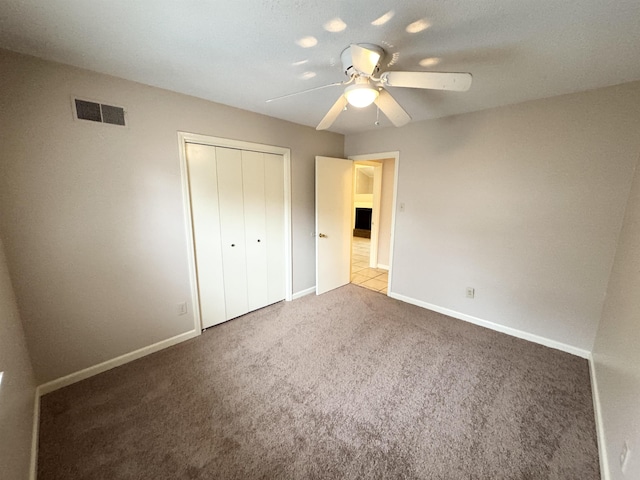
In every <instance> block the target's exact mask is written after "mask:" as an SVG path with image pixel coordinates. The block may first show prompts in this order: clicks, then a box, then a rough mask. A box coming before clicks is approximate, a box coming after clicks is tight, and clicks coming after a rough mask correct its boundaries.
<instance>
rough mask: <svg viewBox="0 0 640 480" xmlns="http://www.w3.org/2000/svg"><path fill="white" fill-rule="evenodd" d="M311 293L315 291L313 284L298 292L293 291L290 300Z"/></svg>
mask: <svg viewBox="0 0 640 480" xmlns="http://www.w3.org/2000/svg"><path fill="white" fill-rule="evenodd" d="M312 293H316V287H315V285H314V286H313V287H311V288H307V289H306V290H301V291H299V292H296V293H294V294H293V295H292V296H291V300H295V299H296V298H300V297H304V296H305V295H311V294H312Z"/></svg>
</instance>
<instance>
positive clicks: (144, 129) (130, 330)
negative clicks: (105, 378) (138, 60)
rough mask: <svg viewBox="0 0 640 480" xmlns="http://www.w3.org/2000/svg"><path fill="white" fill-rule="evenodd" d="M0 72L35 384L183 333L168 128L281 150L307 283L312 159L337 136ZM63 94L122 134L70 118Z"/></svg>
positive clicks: (11, 236)
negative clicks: (105, 111) (107, 115)
mask: <svg viewBox="0 0 640 480" xmlns="http://www.w3.org/2000/svg"><path fill="white" fill-rule="evenodd" d="M0 71H2V76H1V77H0V106H1V108H0V132H1V134H2V143H1V145H2V147H1V148H2V156H1V158H0V162H1V164H0V168H1V170H2V175H1V176H0V214H1V215H0V228H1V229H2V234H3V239H4V241H5V248H6V254H7V261H8V264H9V268H10V270H11V272H12V280H13V284H14V289H15V293H16V297H17V299H18V304H19V306H20V309H21V314H22V317H23V321H24V323H25V333H26V337H27V343H28V345H29V348H30V351H31V356H32V359H33V366H34V369H35V371H36V374H37V378H38V380H39V381H40V382H44V381H48V380H51V379H55V378H58V377H60V376H63V375H66V374H69V373H72V372H75V371H78V370H80V369H83V368H85V367H89V366H92V365H95V364H97V363H100V362H103V361H105V360H109V359H112V358H114V357H116V356H119V355H122V354H124V353H128V352H131V351H134V350H136V349H139V348H142V347H145V346H148V345H150V344H153V343H156V342H159V341H161V340H164V339H167V338H170V337H173V336H176V335H178V334H180V333H184V332H187V331H189V330H191V329H192V328H193V318H192V313H191V312H190V313H189V314H188V315H183V316H177V314H176V304H177V303H178V302H182V301H185V300H188V299H189V298H190V287H189V275H188V262H187V238H188V233H187V232H186V230H185V219H184V214H183V204H182V192H181V179H180V164H179V160H178V140H177V132H178V131H186V132H192V133H200V134H205V135H212V136H217V137H225V138H232V139H238V140H245V141H249V142H256V143H263V144H269V145H277V146H283V147H289V148H290V149H291V156H292V216H293V291H294V293H295V292H297V291H301V290H304V289H307V288H310V287H313V286H314V284H315V263H314V262H315V258H314V248H315V238H314V237H313V236H312V233H313V232H314V229H315V227H314V157H315V155H326V156H333V157H336V156H338V157H341V156H342V155H343V144H344V137H343V136H342V135H337V134H333V133H329V132H316V131H315V130H314V129H312V128H309V127H302V126H299V125H294V124H292V123H288V122H284V121H280V120H276V119H273V118H269V117H265V116H262V115H257V114H253V113H250V112H246V111H242V110H238V109H235V108H231V107H227V106H224V105H219V104H214V103H211V102H207V101H203V100H200V99H197V98H194V97H188V96H184V95H179V94H176V93H172V92H168V91H165V90H161V89H157V88H152V87H148V86H144V85H141V84H137V83H134V82H129V81H125V80H121V79H117V78H114V77H109V76H106V75H101V74H97V73H92V72H89V71H85V70H80V69H76V68H72V67H67V66H63V65H60V64H56V63H50V62H44V61H41V60H38V59H35V58H32V57H25V56H21V55H17V54H14V53H9V52H6V51H0ZM72 95H76V96H80V97H85V98H88V99H93V100H97V101H102V102H104V103H110V104H114V105H121V106H124V107H125V108H126V110H127V115H128V123H129V125H128V127H126V128H122V127H116V126H111V125H102V124H94V123H92V122H87V121H76V120H73V118H72V112H71V96H72Z"/></svg>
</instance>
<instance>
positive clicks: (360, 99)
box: [344, 84, 380, 108]
mask: <svg viewBox="0 0 640 480" xmlns="http://www.w3.org/2000/svg"><path fill="white" fill-rule="evenodd" d="M379 94H380V92H378V90H377V89H375V88H373V87H372V86H371V85H369V84H355V85H349V86H348V87H347V88H345V90H344V96H345V98H346V99H347V102H349V104H350V105H353V106H354V107H356V108H364V107H368V106H369V105H371V104H372V103H373V102H375V101H376V99H377V98H378V95H379Z"/></svg>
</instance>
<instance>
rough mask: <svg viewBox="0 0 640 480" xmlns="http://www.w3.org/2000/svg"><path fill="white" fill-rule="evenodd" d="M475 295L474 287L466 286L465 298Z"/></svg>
mask: <svg viewBox="0 0 640 480" xmlns="http://www.w3.org/2000/svg"><path fill="white" fill-rule="evenodd" d="M475 296H476V289H475V288H473V287H467V298H473V297H475Z"/></svg>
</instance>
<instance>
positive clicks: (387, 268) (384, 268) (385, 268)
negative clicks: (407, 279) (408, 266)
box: [378, 263, 389, 270]
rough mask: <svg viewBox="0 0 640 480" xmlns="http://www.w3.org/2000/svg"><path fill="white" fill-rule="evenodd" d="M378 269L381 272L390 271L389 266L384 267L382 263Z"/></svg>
mask: <svg viewBox="0 0 640 480" xmlns="http://www.w3.org/2000/svg"><path fill="white" fill-rule="evenodd" d="M378 268H379V269H380V270H389V265H383V264H382V263H379V264H378Z"/></svg>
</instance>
